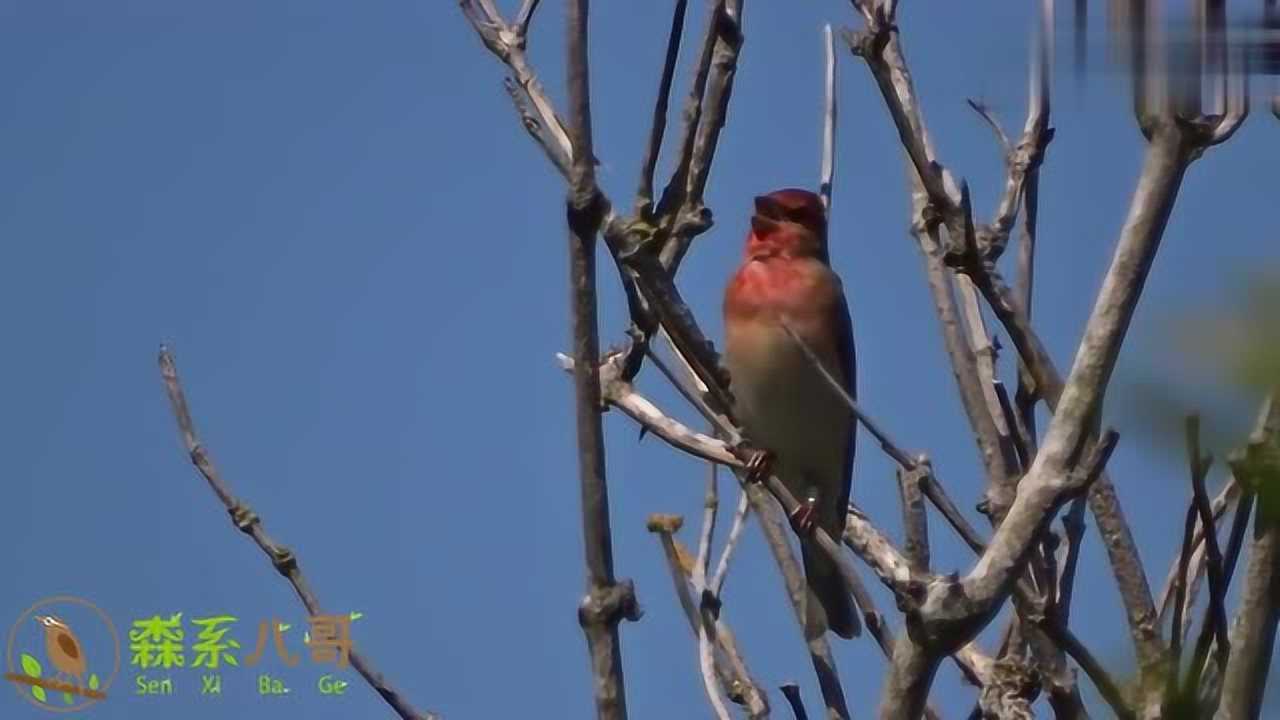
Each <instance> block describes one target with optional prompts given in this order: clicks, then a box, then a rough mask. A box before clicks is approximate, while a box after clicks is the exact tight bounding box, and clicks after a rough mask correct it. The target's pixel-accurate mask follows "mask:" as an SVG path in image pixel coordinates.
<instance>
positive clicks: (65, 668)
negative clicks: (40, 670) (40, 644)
mask: <svg viewBox="0 0 1280 720" xmlns="http://www.w3.org/2000/svg"><path fill="white" fill-rule="evenodd" d="M35 621H36V622H38V623H40V624H41V625H43V626H44V651H45V655H47V656H48V658H49V662H50V663H52V664H53V667H54V668H55V669H56V670H57V671H58V677H62V678H66V677H72V678H75V680H76V686H77V687H81V688H83V687H84V672H85V659H84V653H82V652H81V651H80V641H79V640H77V639H76V636H75V633H73V632H71V628H70V626H68V625H67V624H66V623H65V622H63V621H61V620H59V619H58V618H56V617H54V616H52V615H37V616H36V618H35Z"/></svg>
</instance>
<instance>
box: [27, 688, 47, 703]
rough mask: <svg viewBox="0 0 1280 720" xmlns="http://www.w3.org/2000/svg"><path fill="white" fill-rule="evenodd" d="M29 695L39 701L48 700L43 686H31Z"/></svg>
mask: <svg viewBox="0 0 1280 720" xmlns="http://www.w3.org/2000/svg"><path fill="white" fill-rule="evenodd" d="M31 695H32V696H34V697H35V699H37V700H39V701H40V702H49V696H48V695H46V694H45V692H44V688H42V687H40V686H39V685H32V686H31Z"/></svg>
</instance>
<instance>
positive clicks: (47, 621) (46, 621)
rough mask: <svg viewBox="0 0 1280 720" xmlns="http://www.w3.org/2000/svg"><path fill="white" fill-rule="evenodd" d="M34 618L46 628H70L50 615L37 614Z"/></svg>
mask: <svg viewBox="0 0 1280 720" xmlns="http://www.w3.org/2000/svg"><path fill="white" fill-rule="evenodd" d="M35 620H36V622H38V623H40V624H41V625H43V626H45V627H47V628H61V629H63V630H70V629H71V628H69V627H67V624H66V623H64V622H62V621H61V620H59V619H58V618H56V617H54V616H52V615H37V616H36V618H35Z"/></svg>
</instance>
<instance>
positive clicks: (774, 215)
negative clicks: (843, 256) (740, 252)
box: [747, 188, 827, 262]
mask: <svg viewBox="0 0 1280 720" xmlns="http://www.w3.org/2000/svg"><path fill="white" fill-rule="evenodd" d="M755 205H756V211H755V214H754V215H752V216H751V233H750V234H749V235H747V257H749V258H766V257H772V256H778V255H781V256H784V257H816V258H818V259H820V260H822V261H823V262H826V261H827V212H826V209H825V208H823V206H822V198H820V197H818V195H817V194H816V193H812V192H810V191H808V190H801V189H799V188H785V189H782V190H774V191H773V192H771V193H769V194H768V195H761V196H759V197H757V198H756V199H755Z"/></svg>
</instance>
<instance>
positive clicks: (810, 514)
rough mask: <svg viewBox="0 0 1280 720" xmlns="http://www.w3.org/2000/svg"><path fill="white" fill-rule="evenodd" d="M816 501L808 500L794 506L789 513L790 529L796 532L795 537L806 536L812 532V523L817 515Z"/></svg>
mask: <svg viewBox="0 0 1280 720" xmlns="http://www.w3.org/2000/svg"><path fill="white" fill-rule="evenodd" d="M817 505H818V503H817V501H816V500H814V499H813V498H808V499H806V500H803V501H801V502H800V503H799V504H797V505H796V507H795V509H794V510H792V511H791V515H790V519H791V527H792V529H794V530H795V531H796V534H797V535H800V536H808V535H809V534H810V533H812V532H813V522H814V518H815V516H816V515H817V510H816V508H817Z"/></svg>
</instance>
